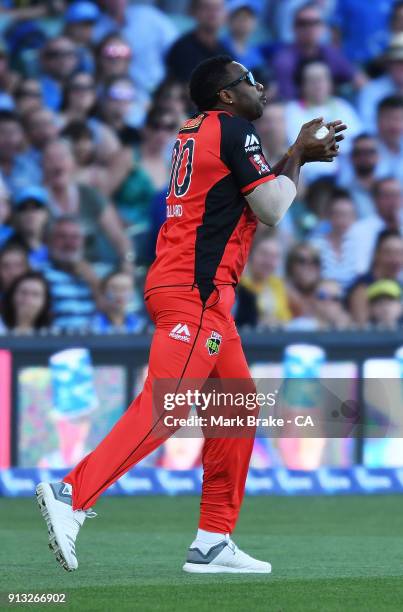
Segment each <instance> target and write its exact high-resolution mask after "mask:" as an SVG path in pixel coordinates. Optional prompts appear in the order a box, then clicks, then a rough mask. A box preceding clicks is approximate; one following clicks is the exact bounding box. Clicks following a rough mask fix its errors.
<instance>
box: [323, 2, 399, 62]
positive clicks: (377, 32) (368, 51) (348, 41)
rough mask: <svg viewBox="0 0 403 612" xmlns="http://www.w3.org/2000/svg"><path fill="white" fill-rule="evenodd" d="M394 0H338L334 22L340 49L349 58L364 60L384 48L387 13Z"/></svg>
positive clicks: (367, 60) (374, 55)
mask: <svg viewBox="0 0 403 612" xmlns="http://www.w3.org/2000/svg"><path fill="white" fill-rule="evenodd" d="M394 2H395V0H376V2H370V3H369V2H368V0H337V3H336V7H335V12H334V18H333V24H334V25H335V26H336V27H337V28H338V30H339V31H340V39H341V43H342V46H343V51H344V53H345V55H346V57H348V58H349V59H350V61H352V62H354V63H355V64H363V63H366V62H369V61H370V60H372V59H374V58H376V57H378V56H379V55H380V54H381V53H382V52H383V51H384V49H385V47H386V45H387V43H388V25H389V16H390V12H391V9H392V6H393V4H394ZM358 24H359V34H358V30H357V27H358Z"/></svg>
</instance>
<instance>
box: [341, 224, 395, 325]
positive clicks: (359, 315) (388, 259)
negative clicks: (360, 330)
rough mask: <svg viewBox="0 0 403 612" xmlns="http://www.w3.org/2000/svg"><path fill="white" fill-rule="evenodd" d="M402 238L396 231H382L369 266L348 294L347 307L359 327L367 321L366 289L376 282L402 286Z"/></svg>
mask: <svg viewBox="0 0 403 612" xmlns="http://www.w3.org/2000/svg"><path fill="white" fill-rule="evenodd" d="M402 276H403V238H402V236H401V235H400V234H399V232H397V231H391V230H384V231H383V232H381V233H380V234H379V236H378V238H377V243H376V246H375V251H374V256H373V259H372V263H371V266H370V267H369V269H368V270H367V271H366V273H365V274H361V275H359V276H358V277H357V278H356V279H355V280H354V281H353V284H352V285H351V287H350V289H349V292H348V306H349V311H350V313H351V315H352V317H353V319H354V320H355V321H356V322H357V323H358V324H360V325H365V324H367V323H368V321H369V316H370V315H369V308H368V292H367V289H368V287H369V286H370V285H372V284H373V283H375V282H376V281H381V280H385V279H388V280H391V281H395V282H397V283H398V284H399V285H401V284H402V280H403V278H402Z"/></svg>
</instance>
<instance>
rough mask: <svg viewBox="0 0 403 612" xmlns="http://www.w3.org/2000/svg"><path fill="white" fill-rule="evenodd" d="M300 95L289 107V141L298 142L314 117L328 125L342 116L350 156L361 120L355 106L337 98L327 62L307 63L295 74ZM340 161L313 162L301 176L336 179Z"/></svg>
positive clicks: (287, 111)
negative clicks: (298, 136) (301, 132)
mask: <svg viewBox="0 0 403 612" xmlns="http://www.w3.org/2000/svg"><path fill="white" fill-rule="evenodd" d="M296 80H297V83H298V89H299V96H298V99H297V100H292V101H290V102H288V103H287V104H286V123H287V134H288V140H289V143H290V144H291V143H292V142H294V141H295V138H296V137H297V135H298V132H299V130H300V128H301V125H302V124H304V123H306V122H308V121H311V120H312V119H314V118H315V117H323V118H324V120H325V122H327V121H332V118H333V117H342V118H343V121H345V123H346V124H347V125H348V130H347V132H346V139H345V141H344V143H343V152H344V153H346V154H347V153H348V152H349V148H350V147H351V143H352V140H353V138H354V137H355V136H357V135H358V134H359V133H360V132H361V121H360V119H359V117H358V116H357V113H356V111H355V109H354V108H353V106H352V105H351V104H350V103H349V102H347V100H344V99H343V98H341V97H338V96H335V95H334V82H333V78H332V73H331V71H330V68H329V66H328V65H327V64H326V63H325V62H324V61H318V60H306V61H304V62H302V63H301V64H300V66H299V69H298V73H297V75H296ZM338 169H339V160H338V159H336V160H334V161H333V162H332V163H329V164H323V163H321V162H314V163H312V164H309V165H306V166H304V168H303V169H302V176H303V177H304V179H305V180H306V181H307V182H309V183H310V182H312V181H314V180H315V179H317V178H319V177H320V176H325V175H326V176H329V175H333V176H335V175H336V174H337V171H338Z"/></svg>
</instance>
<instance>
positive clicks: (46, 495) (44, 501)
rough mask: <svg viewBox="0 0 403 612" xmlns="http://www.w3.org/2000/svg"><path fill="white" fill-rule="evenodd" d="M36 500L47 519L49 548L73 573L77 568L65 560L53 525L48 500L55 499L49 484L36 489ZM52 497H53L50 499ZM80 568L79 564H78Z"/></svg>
mask: <svg viewBox="0 0 403 612" xmlns="http://www.w3.org/2000/svg"><path fill="white" fill-rule="evenodd" d="M35 495H36V500H37V502H38V506H39V510H40V512H41V514H42V516H43V518H44V519H45V522H46V526H47V528H48V534H49V548H50V550H51V551H52V552H53V553H54V555H55V557H56V561H57V562H58V563H59V565H61V566H62V568H63V569H65V570H66V571H67V572H73V571H74V570H76V569H77V567H72V566H71V565H70V564H69V563H68V562H67V560H66V559H65V557H64V555H63V551H62V547H61V546H60V544H59V542H58V534H57V530H56V529H55V528H54V525H53V523H52V517H51V513H50V512H49V508H48V500H49V499H52V498H53V492H52V490H51V488H50V486H49V485H48V484H47V483H41V484H39V485H38V486H37V487H36V491H35ZM50 496H51V497H50ZM77 566H78V564H77Z"/></svg>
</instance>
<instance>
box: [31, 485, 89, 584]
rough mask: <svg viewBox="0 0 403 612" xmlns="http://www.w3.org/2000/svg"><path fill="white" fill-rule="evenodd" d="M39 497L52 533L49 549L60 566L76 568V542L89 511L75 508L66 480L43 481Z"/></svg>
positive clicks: (43, 514)
mask: <svg viewBox="0 0 403 612" xmlns="http://www.w3.org/2000/svg"><path fill="white" fill-rule="evenodd" d="M36 499H37V502H38V505H39V509H40V511H41V514H42V516H43V518H44V519H45V521H46V525H47V527H48V534H49V548H50V550H52V551H53V552H54V554H55V556H56V560H57V561H58V563H60V565H61V566H62V567H63V568H64V569H65V570H67V571H68V572H72V571H74V570H76V569H77V567H78V561H77V557H76V550H75V542H76V538H77V535H78V532H79V531H80V527H82V525H83V523H84V521H85V519H86V517H89V518H93V517H94V516H96V514H95V512H92V511H90V510H73V508H72V497H71V485H69V484H65V483H64V482H53V483H49V482H41V483H39V484H38V486H37V487H36Z"/></svg>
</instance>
